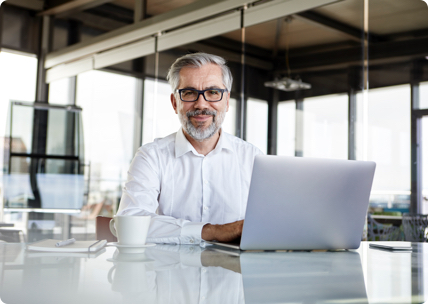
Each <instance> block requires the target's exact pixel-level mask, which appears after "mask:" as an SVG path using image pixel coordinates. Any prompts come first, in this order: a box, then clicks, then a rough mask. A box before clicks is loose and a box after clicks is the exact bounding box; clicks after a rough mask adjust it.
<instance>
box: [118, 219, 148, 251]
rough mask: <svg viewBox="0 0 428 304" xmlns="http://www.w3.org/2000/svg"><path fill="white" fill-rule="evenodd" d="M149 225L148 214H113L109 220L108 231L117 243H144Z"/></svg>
mask: <svg viewBox="0 0 428 304" xmlns="http://www.w3.org/2000/svg"><path fill="white" fill-rule="evenodd" d="M149 226H150V216H127V215H115V216H114V218H113V219H112V220H111V221H110V231H111V233H113V235H114V236H116V237H117V241H118V243H119V245H144V244H145V243H146V238H147V232H148V230H149Z"/></svg>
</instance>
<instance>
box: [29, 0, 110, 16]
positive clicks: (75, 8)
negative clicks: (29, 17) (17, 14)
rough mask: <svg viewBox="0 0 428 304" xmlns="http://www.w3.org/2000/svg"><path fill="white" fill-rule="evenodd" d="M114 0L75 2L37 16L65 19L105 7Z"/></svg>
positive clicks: (78, 0) (81, 0)
mask: <svg viewBox="0 0 428 304" xmlns="http://www.w3.org/2000/svg"><path fill="white" fill-rule="evenodd" d="M110 1H112V0H73V1H69V2H66V3H64V4H61V5H58V6H55V7H52V8H50V9H48V10H46V11H43V12H40V13H38V14H37V16H46V15H47V16H56V17H59V18H60V17H64V16H67V15H70V14H73V13H76V12H80V11H83V10H87V9H90V8H93V7H96V6H100V5H103V4H105V3H107V2H110Z"/></svg>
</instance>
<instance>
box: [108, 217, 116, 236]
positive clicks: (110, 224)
mask: <svg viewBox="0 0 428 304" xmlns="http://www.w3.org/2000/svg"><path fill="white" fill-rule="evenodd" d="M109 227H110V232H111V233H113V235H114V236H115V237H117V234H116V228H114V218H113V219H111V220H110V223H109Z"/></svg>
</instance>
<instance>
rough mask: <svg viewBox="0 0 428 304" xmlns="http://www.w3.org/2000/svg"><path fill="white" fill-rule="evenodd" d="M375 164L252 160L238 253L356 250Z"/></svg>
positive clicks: (272, 158) (271, 158)
mask: <svg viewBox="0 0 428 304" xmlns="http://www.w3.org/2000/svg"><path fill="white" fill-rule="evenodd" d="M375 166H376V164H375V163H374V162H366V161H364V162H363V161H349V160H336V159H317V158H304V157H286V156H266V155H263V156H262V155H259V156H256V158H255V160H254V167H253V174H252V178H251V185H250V191H249V196H248V203H247V210H246V215H245V221H244V228H243V231H242V237H241V241H240V243H239V244H229V243H219V242H208V243H214V244H216V245H223V246H227V247H230V248H236V249H241V250H278V249H289V250H312V249H355V248H358V247H359V245H360V241H361V236H362V232H363V227H364V221H365V216H366V212H367V207H368V203H369V196H370V191H371V186H372V182H373V176H374V171H375Z"/></svg>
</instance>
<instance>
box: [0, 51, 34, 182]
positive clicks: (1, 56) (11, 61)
mask: <svg viewBox="0 0 428 304" xmlns="http://www.w3.org/2000/svg"><path fill="white" fill-rule="evenodd" d="M0 67H1V68H0V88H1V89H0V160H1V161H0V166H1V168H3V149H4V147H3V145H4V140H3V138H4V136H5V132H6V123H7V116H8V112H9V110H10V108H9V107H10V100H20V101H30V102H32V101H34V98H35V96H36V80H37V58H36V56H35V55H30V54H28V55H25V54H23V53H19V54H18V53H12V52H7V51H3V50H2V51H1V52H0ZM26 114H27V117H25V119H23V122H32V117H33V116H32V115H33V113H32V111H28V112H26ZM29 127H31V126H30V125H29V124H22V125H20V128H22V129H23V130H21V131H22V132H20V130H16V131H17V134H26V132H25V130H26V128H29ZM24 129H25V130H24ZM21 140H22V142H23V143H25V144H26V145H25V151H22V152H26V151H27V149H30V148H31V138H28V136H26V137H23V138H21ZM0 172H3V170H0ZM1 174H2V173H0V175H1ZM0 182H1V181H0Z"/></svg>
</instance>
